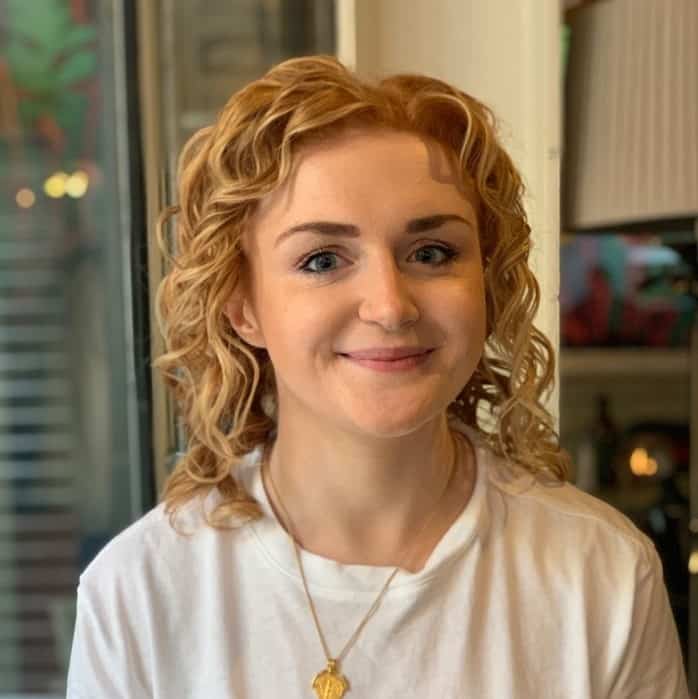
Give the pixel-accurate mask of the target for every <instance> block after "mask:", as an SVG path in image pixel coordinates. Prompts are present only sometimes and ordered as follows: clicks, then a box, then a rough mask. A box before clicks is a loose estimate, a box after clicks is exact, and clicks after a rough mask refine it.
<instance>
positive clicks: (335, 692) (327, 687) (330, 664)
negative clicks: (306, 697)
mask: <svg viewBox="0 0 698 699" xmlns="http://www.w3.org/2000/svg"><path fill="white" fill-rule="evenodd" d="M312 687H313V689H314V690H315V693H316V694H317V696H318V699H341V698H342V697H343V696H344V692H346V691H347V689H349V682H348V681H347V679H346V677H344V675H342V674H341V673H340V672H339V671H338V670H337V661H336V660H328V661H327V669H326V670H323V671H322V672H318V674H317V675H315V677H314V678H313V684H312Z"/></svg>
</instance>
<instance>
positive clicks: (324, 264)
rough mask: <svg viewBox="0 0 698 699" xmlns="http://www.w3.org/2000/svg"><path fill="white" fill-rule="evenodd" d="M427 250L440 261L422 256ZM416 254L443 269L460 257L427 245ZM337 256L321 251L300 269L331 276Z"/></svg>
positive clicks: (333, 253)
mask: <svg viewBox="0 0 698 699" xmlns="http://www.w3.org/2000/svg"><path fill="white" fill-rule="evenodd" d="M425 250H436V251H438V253H439V255H440V257H441V259H439V255H437V256H436V259H435V258H434V254H433V253H432V254H428V255H426V257H425V256H424V255H421V253H422V252H424V251H425ZM415 254H416V255H418V256H419V258H420V261H425V260H426V262H427V264H428V265H429V266H431V267H441V266H442V265H446V264H449V263H450V262H452V261H453V260H455V258H456V257H458V252H456V251H455V250H453V248H450V247H448V246H445V245H425V246H424V247H421V248H419V250H417V251H416V253H415ZM337 256H338V255H337V253H336V252H332V251H331V250H319V251H318V252H316V253H313V254H312V255H310V256H309V257H306V258H305V260H304V261H303V262H302V263H301V266H300V267H299V268H298V269H299V270H300V271H301V272H304V273H305V274H330V273H331V272H334V271H336V267H332V266H331V264H332V263H331V262H329V264H328V261H330V260H331V258H335V257H337ZM318 261H319V263H318V266H316V267H313V266H312V264H311V263H314V262H318Z"/></svg>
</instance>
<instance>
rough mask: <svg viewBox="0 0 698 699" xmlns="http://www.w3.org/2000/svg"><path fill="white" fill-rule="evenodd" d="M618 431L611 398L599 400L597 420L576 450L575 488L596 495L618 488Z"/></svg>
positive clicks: (596, 413) (600, 397)
mask: <svg viewBox="0 0 698 699" xmlns="http://www.w3.org/2000/svg"><path fill="white" fill-rule="evenodd" d="M619 435H620V433H619V430H618V428H617V427H616V424H615V422H614V421H613V418H612V416H611V409H610V401H609V397H608V396H607V395H605V394H600V395H598V396H597V397H596V410H595V414H594V420H593V422H592V423H591V424H590V425H589V427H588V428H587V429H586V430H585V432H584V434H583V435H582V439H581V440H580V441H579V443H578V445H577V450H576V459H575V467H576V478H575V484H576V486H577V487H578V488H580V489H581V490H585V491H586V492H588V493H595V492H597V491H599V490H607V489H611V488H613V487H614V486H616V485H617V478H616V470H615V460H616V452H617V449H618V441H619Z"/></svg>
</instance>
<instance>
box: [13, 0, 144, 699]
mask: <svg viewBox="0 0 698 699" xmlns="http://www.w3.org/2000/svg"><path fill="white" fill-rule="evenodd" d="M132 24H133V18H132V17H130V16H129V15H128V14H126V13H125V12H124V9H123V7H122V4H121V3H120V2H117V1H116V0H32V2H26V0H2V1H0V181H1V182H2V190H3V196H2V198H1V199H0V698H1V699H10V697H12V698H13V699H14V697H25V696H36V697H38V696H41V697H49V696H55V697H59V696H65V674H66V671H67V662H68V657H69V650H70V644H71V642H72V633H73V625H74V613H75V609H74V606H75V593H76V587H77V584H78V577H79V575H80V573H81V571H82V570H83V569H84V567H85V566H86V565H87V563H89V561H91V560H92V558H93V557H94V556H95V555H96V554H97V552H98V551H99V549H100V547H101V546H102V545H103V544H104V543H105V542H106V541H107V540H108V539H110V538H111V537H113V536H114V535H115V534H117V533H118V532H119V531H120V530H121V529H123V528H124V527H125V526H127V525H128V524H129V523H130V522H131V521H133V520H134V519H135V518H137V517H138V516H140V515H141V514H142V513H143V512H144V511H145V510H146V509H147V508H148V507H150V505H151V504H152V502H153V486H152V483H151V480H152V478H151V475H150V474H151V473H152V469H151V467H150V457H149V443H150V439H149V435H148V429H149V428H148V425H149V404H150V402H149V396H148V391H149V389H148V385H149V384H148V383H147V382H146V381H145V376H146V374H145V369H144V368H145V361H146V357H147V356H148V343H147V340H146V338H147V332H146V331H147V328H146V325H145V321H144V319H146V318H147V313H146V312H145V311H146V309H147V307H148V306H147V296H146V293H147V292H146V284H145V281H144V279H145V277H144V275H142V273H141V269H142V268H143V264H142V260H141V257H142V254H141V252H140V251H141V250H142V247H143V246H142V245H141V242H142V241H141V239H140V238H141V236H142V231H143V224H142V220H143V215H142V207H141V206H140V204H139V201H140V199H141V197H140V194H139V192H140V189H141V185H140V178H139V174H138V169H139V162H138V153H139V149H138V145H137V143H138V129H137V120H136V119H135V118H134V116H135V106H136V105H135V101H134V96H133V94H132V91H133V87H132V85H133V82H132V80H130V79H129V78H130V76H131V74H132V73H133V67H132V65H131V63H132V58H133V45H132V43H131V38H130V37H132V36H133V31H132V26H130V25H132Z"/></svg>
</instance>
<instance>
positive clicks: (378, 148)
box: [255, 129, 475, 222]
mask: <svg viewBox="0 0 698 699" xmlns="http://www.w3.org/2000/svg"><path fill="white" fill-rule="evenodd" d="M293 165H294V167H293V168H292V171H291V173H290V175H289V177H288V179H287V180H286V181H285V182H283V183H282V184H281V185H280V186H279V187H277V188H276V189H275V190H274V191H272V192H271V193H269V194H268V195H266V196H265V197H263V198H262V199H261V200H260V202H259V205H258V208H257V211H256V215H255V218H256V219H257V221H258V222H259V221H264V220H266V219H267V218H268V217H272V218H279V217H284V218H285V217H287V216H293V214H294V210H297V209H308V208H310V209H317V210H318V213H320V212H321V210H327V211H331V210H333V209H341V208H342V207H343V206H345V205H349V206H351V205H353V206H354V207H356V208H362V209H363V208H370V206H371V205H372V203H373V202H378V203H381V202H382V201H383V199H382V198H386V199H387V201H388V202H393V201H394V202H395V203H396V204H397V205H399V206H400V207H401V208H402V207H404V206H408V207H409V206H410V205H411V204H414V205H415V206H416V207H417V208H419V207H423V206H427V207H428V206H429V202H430V200H434V204H435V205H438V204H439V203H441V204H442V205H448V204H450V205H451V206H459V207H465V208H468V209H471V210H473V213H474V208H475V207H474V201H475V198H474V196H475V191H474V187H473V186H472V182H469V181H468V180H465V178H464V177H463V175H462V173H461V172H460V170H459V166H458V160H457V157H456V156H455V154H453V153H451V152H448V151H447V150H446V149H445V148H444V147H443V146H441V145H440V144H438V143H437V142H435V141H433V140H431V139H429V138H426V137H424V136H421V135H417V134H413V133H409V132H398V131H391V130H378V129H371V130H352V131H349V132H344V133H342V134H341V135H338V136H337V137H336V138H333V139H324V140H323V141H322V142H315V143H312V144H309V145H307V146H301V147H300V148H299V150H298V152H297V153H296V154H295V157H294V163H293Z"/></svg>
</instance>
